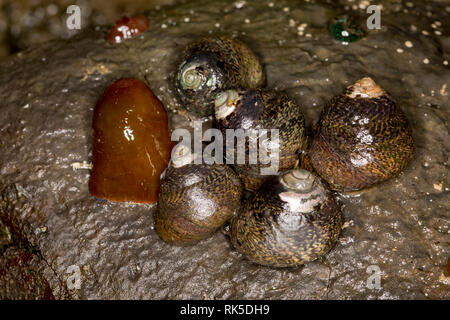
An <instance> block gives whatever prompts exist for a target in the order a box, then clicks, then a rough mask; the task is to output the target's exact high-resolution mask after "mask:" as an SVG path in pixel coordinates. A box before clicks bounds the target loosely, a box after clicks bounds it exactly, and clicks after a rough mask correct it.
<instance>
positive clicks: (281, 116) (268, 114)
mask: <svg viewBox="0 0 450 320" xmlns="http://www.w3.org/2000/svg"><path fill="white" fill-rule="evenodd" d="M214 108H215V127H216V128H218V129H220V130H221V131H222V133H223V134H224V136H226V135H227V132H226V131H227V130H228V129H234V130H236V129H243V130H245V131H246V132H251V131H256V132H260V131H259V130H261V129H265V130H268V131H270V129H278V134H279V145H278V149H279V153H278V164H279V168H278V171H279V172H280V171H285V170H288V169H292V168H294V167H295V165H296V164H297V163H298V159H299V157H298V156H299V153H300V152H301V151H302V150H304V149H305V148H306V142H307V135H306V128H305V118H304V117H303V113H302V108H301V107H300V106H299V105H298V104H296V103H295V102H294V101H293V100H292V99H291V98H289V97H288V96H287V95H286V94H285V93H284V92H280V91H275V90H270V89H248V90H238V89H230V90H226V91H223V92H221V93H219V94H218V95H217V96H216V99H215V102H214ZM270 138H272V137H269V139H270ZM258 139H260V138H259V137H258ZM236 148H238V143H236V144H235V155H236ZM267 151H268V152H269V151H270V149H267ZM245 154H246V161H245V163H244V164H236V163H235V164H234V165H233V168H234V169H235V171H236V172H237V173H238V174H239V177H240V178H241V180H242V181H243V183H244V185H245V187H246V188H247V189H249V190H252V191H254V190H256V189H257V188H258V187H259V186H260V185H261V184H262V183H263V181H264V180H265V179H267V178H268V176H267V175H264V174H262V171H261V169H262V168H265V167H268V166H269V165H268V164H263V163H262V162H261V161H258V162H257V163H256V164H252V163H250V161H249V158H248V155H249V139H248V138H247V140H246V144H245ZM234 159H237V157H236V156H235V157H234Z"/></svg>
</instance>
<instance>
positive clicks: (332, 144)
mask: <svg viewBox="0 0 450 320" xmlns="http://www.w3.org/2000/svg"><path fill="white" fill-rule="evenodd" d="M413 155H414V139H413V136H412V130H411V126H410V124H409V122H408V119H407V118H406V115H405V114H404V113H403V111H402V110H401V109H399V108H398V107H397V105H396V104H395V102H394V101H393V99H392V97H391V96H390V95H389V94H388V93H386V91H384V90H383V89H382V88H380V86H378V85H377V84H376V83H375V81H373V80H372V79H371V78H369V77H366V78H362V79H361V80H359V81H357V82H356V83H355V84H353V85H351V86H349V87H348V88H347V90H346V91H345V93H343V94H340V95H338V96H336V97H334V98H333V99H332V100H331V102H330V103H329V104H328V105H327V106H326V107H325V109H324V110H323V112H322V114H321V117H320V120H319V122H318V124H317V127H316V129H315V133H314V137H313V139H312V142H311V147H310V150H309V157H310V159H311V164H312V166H313V167H314V170H315V171H316V172H317V173H318V174H319V175H320V176H321V177H322V178H323V179H324V180H326V181H327V182H328V183H329V185H330V187H331V188H332V189H334V190H340V191H352V190H359V189H362V188H366V187H369V186H372V185H374V184H376V183H379V182H381V181H384V180H386V179H388V178H390V177H391V176H393V175H396V174H398V173H399V172H401V171H402V170H403V169H404V168H405V167H406V165H407V164H408V162H409V161H410V160H411V159H412V158H413Z"/></svg>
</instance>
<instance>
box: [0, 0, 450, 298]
mask: <svg viewBox="0 0 450 320" xmlns="http://www.w3.org/2000/svg"><path fill="white" fill-rule="evenodd" d="M312 2H313V1H311V3H299V2H298V1H286V0H281V1H273V2H272V1H265V0H262V1H245V2H244V1H240V2H238V3H234V2H230V1H215V2H210V1H206V0H193V1H189V2H187V3H185V4H180V5H177V6H174V7H168V8H163V9H161V10H159V11H151V12H149V13H148V15H147V16H148V18H149V21H150V29H149V31H148V32H146V33H144V34H142V35H139V36H138V37H136V38H133V39H130V40H128V41H125V42H123V43H121V44H111V43H108V42H107V41H106V40H105V36H106V34H107V30H105V29H99V30H90V31H85V32H83V33H81V34H79V35H77V36H76V37H74V38H72V39H70V40H65V41H53V42H50V43H47V44H45V45H42V46H40V47H38V48H34V49H29V50H27V51H24V52H21V53H19V54H17V55H16V56H14V57H13V58H11V59H10V60H8V61H5V62H3V63H2V64H1V65H0V111H1V114H2V116H1V117H0V150H1V151H2V152H1V153H0V175H1V180H0V219H1V221H2V225H4V226H5V228H6V229H7V231H5V232H2V242H1V243H2V244H3V243H5V244H6V245H2V248H3V249H2V251H3V255H2V257H1V258H0V259H1V263H0V269H1V270H0V282H1V281H4V280H2V279H4V277H7V276H8V275H12V274H13V273H12V272H10V270H12V269H14V268H15V270H18V269H17V268H19V270H20V271H19V273H21V274H24V273H26V272H28V271H26V269H24V268H21V266H23V265H24V264H23V263H22V264H21V262H20V261H24V260H26V261H27V264H28V265H31V268H32V270H35V271H33V272H34V273H33V275H34V278H35V279H38V280H36V281H35V283H36V284H37V285H36V286H35V287H34V288H37V289H32V290H29V292H30V293H29V294H28V293H24V292H22V293H21V291H20V290H18V288H17V286H16V287H14V283H13V284H11V282H2V283H9V284H7V285H5V286H3V285H2V286H1V287H0V291H1V295H0V296H1V297H2V298H3V297H4V298H8V297H9V298H14V297H19V296H20V297H24V298H28V297H30V296H31V295H34V297H36V298H49V297H51V296H54V297H55V298H73V299H77V298H82V299H87V298H89V299H91V298H102V299H113V298H119V299H131V298H133V299H135V298H144V299H178V298H192V299H206V298H208V299H213V298H215V299H239V298H242V299H258V298H262V299H314V298H328V299H348V298H368V299H374V298H381V299H401V298H403V299H424V298H441V299H449V298H450V290H449V288H450V278H449V276H448V274H447V271H446V265H447V259H448V257H449V255H450V249H449V247H450V246H449V227H450V221H449V212H450V205H449V202H448V196H449V189H448V187H449V182H448V165H449V163H448V161H449V149H450V142H449V141H450V139H449V123H448V119H449V118H450V112H449V104H448V91H449V87H448V85H449V83H450V72H449V67H448V62H447V64H445V62H444V61H448V60H450V55H449V51H450V39H449V34H448V30H449V25H448V23H449V21H450V20H449V19H448V15H449V14H450V13H449V11H450V9H449V7H447V8H446V7H445V5H444V4H443V2H440V1H436V2H434V3H433V5H430V6H429V7H428V8H425V5H426V4H425V3H423V4H422V2H419V1H417V2H413V6H412V7H402V6H401V5H400V4H398V3H397V1H392V2H386V4H384V7H383V11H382V20H381V22H382V29H380V30H371V31H370V32H369V34H368V36H367V38H366V39H363V40H360V41H358V42H355V43H351V44H349V45H348V46H346V45H342V44H341V43H338V42H335V41H334V40H333V39H332V38H331V36H330V35H329V34H328V31H327V25H326V24H327V21H328V20H329V19H330V18H331V17H332V16H333V15H335V14H336V13H337V12H339V11H342V9H343V8H345V7H344V5H347V10H348V11H350V12H353V13H356V12H357V11H359V13H360V14H362V15H367V14H366V13H365V10H364V9H362V10H359V9H358V7H357V8H353V9H352V5H353V3H347V2H346V1H341V2H340V3H334V4H325V3H324V4H321V3H319V2H318V1H317V2H316V3H312ZM429 4H430V2H427V5H429ZM362 8H365V7H364V4H363V5H362ZM405 10H406V11H405ZM427 12H429V14H428V13H427ZM435 21H440V23H439V24H436V23H435ZM303 23H306V24H307V25H306V26H304V25H303V27H302V24H303ZM432 24H433V25H434V27H432V26H431V25H432ZM422 30H425V31H426V33H427V34H424V33H422ZM436 30H437V31H440V33H441V34H440V35H439V34H435V33H434V31H436ZM215 33H221V34H227V35H232V36H238V37H239V38H240V39H242V40H243V41H245V42H246V43H248V45H249V46H250V47H252V48H253V49H254V51H255V52H257V53H258V54H259V55H260V56H261V58H262V60H263V62H264V64H265V68H266V72H267V75H268V86H269V87H271V88H276V89H283V90H286V91H287V92H288V93H289V94H290V95H291V96H292V97H293V98H294V99H295V100H296V102H298V103H299V104H300V105H302V106H303V107H304V109H305V110H306V114H305V116H306V120H307V122H308V124H309V125H313V124H314V123H315V122H316V121H317V119H318V115H319V113H320V110H321V108H322V107H323V105H324V104H325V103H326V102H327V101H328V100H329V99H330V98H331V97H332V96H334V95H336V94H338V93H340V92H341V91H342V90H343V88H345V87H346V86H347V85H349V84H350V83H353V82H354V81H355V80H357V79H360V78H361V77H363V76H370V77H372V78H373V79H374V80H375V81H376V82H377V83H379V84H380V85H381V86H382V87H383V88H385V89H387V90H388V91H390V93H391V94H392V95H393V97H394V98H395V99H396V100H397V102H398V104H399V106H400V107H402V108H403V110H404V111H405V113H406V114H407V116H408V118H409V119H410V121H411V122H412V125H413V131H414V136H415V139H416V143H417V150H416V155H415V158H414V160H413V161H412V162H411V163H410V165H409V166H408V167H407V169H406V170H405V171H404V172H403V173H402V174H401V175H400V176H399V177H397V178H394V179H391V180H389V181H387V182H385V183H383V184H381V185H379V186H377V187H374V188H372V189H369V190H366V191H363V192H359V193H356V194H355V193H353V194H347V195H345V194H342V195H339V197H340V199H341V201H342V203H343V204H344V205H345V207H344V217H345V220H346V221H347V223H348V227H347V228H345V229H344V231H343V232H342V234H341V236H340V238H339V241H338V243H337V245H336V246H335V247H334V249H333V250H332V251H331V252H330V253H329V254H327V255H326V256H325V257H324V259H322V260H321V261H316V262H313V263H309V264H307V265H305V266H304V267H302V268H295V269H272V268H267V267H261V266H258V265H254V264H252V263H250V262H248V261H247V260H245V259H244V258H243V257H242V256H241V255H240V254H238V253H237V252H236V251H235V250H233V249H232V247H231V245H230V242H229V240H228V239H227V238H226V237H225V236H224V235H223V234H221V233H217V234H215V235H214V236H213V237H211V238H210V239H208V240H206V241H203V242H201V243H199V244H198V245H196V246H193V247H188V248H179V247H172V246H170V245H167V244H165V243H164V242H163V241H161V240H160V239H159V238H158V236H157V234H156V233H155V231H154V230H153V218H152V211H153V210H154V206H151V205H138V204H123V203H111V202H107V201H100V200H96V199H94V198H93V197H92V196H90V194H89V192H88V180H89V169H88V168H87V169H83V168H81V169H80V168H79V167H80V166H81V167H88V166H83V165H80V163H81V164H82V163H83V162H86V163H89V162H90V161H91V157H92V141H91V140H92V131H91V121H92V113H93V108H94V106H95V104H96V102H97V100H98V99H99V97H100V95H101V94H102V92H103V91H104V90H105V89H106V88H107V87H108V85H110V84H111V83H112V82H113V81H114V80H115V79H117V78H120V77H137V78H140V79H142V80H143V81H145V82H146V83H147V85H148V86H149V87H150V88H151V89H152V90H153V91H154V93H155V94H156V95H157V96H158V97H159V99H160V100H161V101H162V102H163V104H164V105H165V107H166V108H167V109H168V111H169V112H170V116H171V125H172V128H175V127H178V126H189V121H188V119H187V118H186V115H185V114H184V113H183V112H177V111H179V110H180V105H179V103H178V102H177V101H176V98H175V95H174V88H173V85H172V83H173V81H172V77H173V74H174V72H173V71H174V70H173V68H174V66H175V63H174V62H175V61H176V59H178V58H179V53H180V51H181V49H182V48H183V47H184V46H185V45H186V44H187V43H188V42H190V41H192V40H194V39H197V38H198V37H199V36H203V35H208V34H215ZM406 41H410V42H411V43H412V44H413V47H412V48H411V47H409V46H406V45H405V42H406ZM408 44H409V43H408ZM397 49H401V50H397ZM6 229H5V230H6ZM12 234H14V235H15V237H14V239H22V240H20V241H18V240H17V241H15V242H14V241H12V240H11V241H10V240H8V239H9V238H11V237H9V236H8V235H12ZM8 237H9V238H8ZM9 242H10V243H9ZM8 243H9V245H8ZM23 243H29V247H31V248H33V250H32V251H31V253H30V252H29V251H27V252H28V253H27V254H28V255H31V256H28V257H25V258H24V257H23V255H22V258H21V259H15V258H14V256H17V255H19V256H20V255H21V254H22V253H23V250H25V249H24V247H23V245H21V244H23ZM5 248H6V249H5ZM21 252H22V253H21ZM14 259H15V260H14ZM30 259H31V260H30ZM10 261H13V262H12V264H13V265H14V264H15V266H12V265H11V263H10ZM30 261H31V262H30ZM8 263H9V264H10V265H9V266H8V267H5V265H8ZM371 266H374V267H371ZM4 270H7V271H6V273H5V272H4ZM8 270H9V271H8ZM370 270H375V271H376V270H379V271H380V286H379V287H377V286H376V279H374V277H371V274H370ZM372 272H373V271H372ZM374 276H375V278H376V274H375V275H374ZM2 277H3V278H2ZM14 279H16V280H17V279H19V280H20V276H17V277H14ZM19 280H18V281H19ZM16 283H17V282H16ZM45 283H48V286H49V287H50V289H51V293H50V292H49V291H48V290H46V289H45V288H46V285H45ZM368 284H369V285H368ZM370 284H372V285H370ZM373 284H375V286H374V285H373ZM39 288H40V289H39ZM42 288H44V289H42ZM33 292H34V293H33Z"/></svg>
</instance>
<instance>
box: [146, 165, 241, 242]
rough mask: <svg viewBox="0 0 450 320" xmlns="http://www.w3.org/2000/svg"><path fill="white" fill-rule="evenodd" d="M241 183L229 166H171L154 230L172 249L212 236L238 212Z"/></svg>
mask: <svg viewBox="0 0 450 320" xmlns="http://www.w3.org/2000/svg"><path fill="white" fill-rule="evenodd" d="M241 195H242V183H241V182H240V180H239V178H238V177H237V175H236V174H235V173H234V172H233V170H232V169H231V168H230V167H228V166H226V165H217V164H213V165H204V164H199V165H196V164H187V165H184V166H181V167H178V168H175V167H173V166H169V168H168V169H167V171H166V173H165V176H164V178H162V180H161V188H160V194H159V200H158V207H157V209H156V211H155V214H154V218H155V229H156V232H157V233H158V235H159V236H160V238H161V239H162V240H164V241H165V242H167V243H170V244H173V245H180V246H187V245H192V244H194V243H196V242H198V241H200V240H202V239H205V238H207V237H209V236H210V235H212V234H213V233H214V232H215V231H216V230H217V229H218V228H219V227H221V226H222V225H223V224H224V223H225V222H227V221H228V220H229V219H230V218H231V217H232V215H233V214H234V213H235V212H237V210H238V209H239V206H240V200H241Z"/></svg>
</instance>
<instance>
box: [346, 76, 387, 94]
mask: <svg viewBox="0 0 450 320" xmlns="http://www.w3.org/2000/svg"><path fill="white" fill-rule="evenodd" d="M385 94H386V91H384V90H383V89H382V88H381V87H380V86H379V85H378V84H376V83H375V81H373V79H372V78H370V77H365V78H362V79H359V80H358V81H356V82H355V83H354V84H352V85H351V86H349V87H347V92H346V95H347V96H348V97H349V98H352V99H355V98H369V99H370V98H378V97H381V96H382V95H385Z"/></svg>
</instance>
